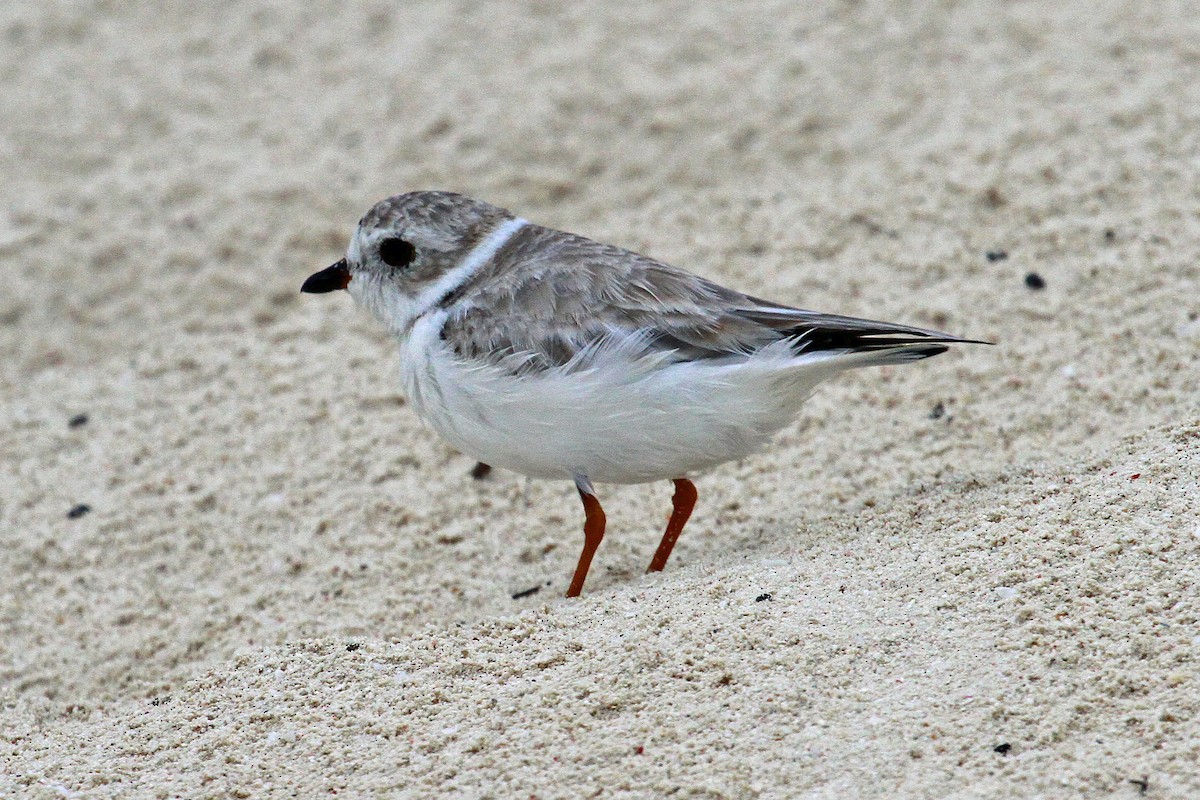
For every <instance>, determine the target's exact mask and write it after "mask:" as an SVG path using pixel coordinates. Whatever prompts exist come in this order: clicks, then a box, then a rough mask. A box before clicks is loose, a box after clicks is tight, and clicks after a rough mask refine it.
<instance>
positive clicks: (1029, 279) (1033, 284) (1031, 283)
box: [1025, 272, 1046, 291]
mask: <svg viewBox="0 0 1200 800" xmlns="http://www.w3.org/2000/svg"><path fill="white" fill-rule="evenodd" d="M1025 285H1026V286H1028V287H1029V288H1030V289H1033V290H1034V291H1037V290H1038V289H1045V288H1046V279H1045V278H1043V277H1042V276H1041V275H1038V274H1037V273H1036V272H1030V273H1029V274H1028V275H1026V276H1025Z"/></svg>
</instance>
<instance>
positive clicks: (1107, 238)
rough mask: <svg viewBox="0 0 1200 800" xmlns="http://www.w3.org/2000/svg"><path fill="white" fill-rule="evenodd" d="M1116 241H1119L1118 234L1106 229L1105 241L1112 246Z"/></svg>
mask: <svg viewBox="0 0 1200 800" xmlns="http://www.w3.org/2000/svg"><path fill="white" fill-rule="evenodd" d="M1116 240H1117V232H1116V231H1114V230H1113V229H1112V228H1105V229H1104V241H1106V242H1108V243H1109V244H1112V243H1113V242H1115V241H1116Z"/></svg>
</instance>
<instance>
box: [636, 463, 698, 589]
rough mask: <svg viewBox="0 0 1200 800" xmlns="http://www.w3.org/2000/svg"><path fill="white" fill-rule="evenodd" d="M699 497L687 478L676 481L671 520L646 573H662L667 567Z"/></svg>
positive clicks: (694, 486) (672, 498)
mask: <svg viewBox="0 0 1200 800" xmlns="http://www.w3.org/2000/svg"><path fill="white" fill-rule="evenodd" d="M697 496H698V495H697V493H696V484H694V483H692V482H691V481H689V480H688V479H687V478H676V479H675V494H674V495H673V496H672V497H671V505H672V507H673V510H672V511H671V519H670V521H669V522H667V529H666V530H665V531H663V536H662V541H661V542H659V543H658V549H657V550H655V551H654V558H653V559H651V560H650V566H649V567H647V568H646V572H661V571H662V568H663V567H665V566H666V565H667V559H668V558H670V557H671V551H672V550H674V549H675V540H676V539H678V538H679V534H681V533H683V526H684V525H687V521H688V517H690V516H692V509H693V508H695V507H696V497H697Z"/></svg>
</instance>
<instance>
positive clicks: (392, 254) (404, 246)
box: [379, 239, 417, 267]
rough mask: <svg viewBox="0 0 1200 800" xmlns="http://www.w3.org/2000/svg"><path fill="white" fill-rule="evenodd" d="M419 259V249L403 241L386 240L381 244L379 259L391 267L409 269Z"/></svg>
mask: <svg viewBox="0 0 1200 800" xmlns="http://www.w3.org/2000/svg"><path fill="white" fill-rule="evenodd" d="M416 257H417V248H415V247H413V246H412V243H411V242H406V241H404V240H403V239H384V240H383V241H382V242H380V243H379V258H380V259H381V260H382V261H383V263H385V264H387V265H388V266H389V267H407V266H408V265H409V264H411V263H412V261H413V259H414V258H416Z"/></svg>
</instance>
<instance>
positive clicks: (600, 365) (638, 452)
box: [400, 313, 841, 483]
mask: <svg viewBox="0 0 1200 800" xmlns="http://www.w3.org/2000/svg"><path fill="white" fill-rule="evenodd" d="M441 317H442V315H441V314H437V313H434V314H430V315H427V316H426V317H424V318H422V319H421V320H419V321H418V322H417V324H416V325H415V326H414V327H413V329H412V332H411V334H410V335H409V337H407V339H406V340H404V341H402V343H401V349H400V359H401V375H402V379H403V384H404V391H405V393H406V395H407V398H408V400H409V402H410V403H411V404H412V406H413V408H414V409H416V411H417V413H418V414H419V415H420V416H421V418H422V419H423V420H425V421H426V422H427V423H428V424H430V425H431V426H432V427H433V428H434V429H435V430H437V431H438V433H440V434H441V435H442V436H444V437H445V438H446V439H447V440H448V441H449V442H450V443H451V444H453V445H454V446H455V447H457V448H458V449H459V450H461V451H462V452H463V453H465V454H467V455H469V456H471V457H472V458H476V459H478V460H480V461H483V462H486V463H488V464H491V465H493V466H498V467H504V468H506V469H510V470H513V471H515V472H519V473H522V474H525V475H529V476H531V477H535V478H564V479H569V478H571V477H573V476H575V475H583V476H586V477H588V478H589V479H591V480H592V481H596V482H600V483H643V482H646V481H654V480H661V479H671V478H678V477H683V476H685V475H688V474H691V473H695V472H698V471H701V470H704V469H708V468H710V467H713V466H716V465H717V464H720V463H722V462H725V461H729V460H732V459H736V458H741V457H743V456H746V455H748V454H750V453H752V452H754V451H756V450H758V449H759V448H761V447H762V446H763V445H765V444H766V443H767V442H768V441H769V440H770V438H771V436H772V435H773V434H774V433H776V432H777V431H779V430H780V429H781V428H783V427H784V426H785V425H787V424H788V423H789V422H791V420H792V419H793V417H794V416H795V414H796V411H797V410H798V409H799V407H800V405H801V404H802V403H803V402H804V400H805V398H807V397H808V395H809V394H810V393H811V392H812V389H813V388H814V387H815V386H816V384H817V383H819V382H820V381H821V380H824V379H825V378H827V377H829V376H830V375H832V374H834V373H836V372H839V371H841V370H840V369H839V367H838V366H835V365H834V364H831V363H829V360H828V359H811V360H803V359H797V358H796V357H795V356H794V355H792V354H790V353H788V352H787V351H786V350H785V349H784V348H782V347H781V348H778V349H777V350H768V351H764V352H763V353H761V354H758V355H755V356H753V357H751V358H749V359H747V360H745V361H742V362H739V363H734V364H724V365H720V364H711V363H710V364H705V363H703V362H689V363H675V364H664V363H661V362H660V361H657V360H654V359H646V358H643V359H641V360H633V359H631V358H629V357H626V356H622V355H621V354H620V353H615V354H613V355H612V356H611V357H602V358H597V359H596V360H595V362H594V363H593V364H592V365H590V366H588V367H586V368H582V369H576V370H573V371H559V370H551V371H548V372H539V373H533V374H528V375H521V376H514V375H511V374H508V373H507V372H505V371H503V370H501V369H499V368H497V367H494V366H487V365H479V364H475V363H471V362H467V361H463V360H461V359H459V358H457V357H455V356H454V355H453V353H451V352H450V350H449V348H448V347H446V345H445V344H444V343H443V342H442V341H441V339H440V338H439V336H438V331H440V329H441V324H442V319H441Z"/></svg>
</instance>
